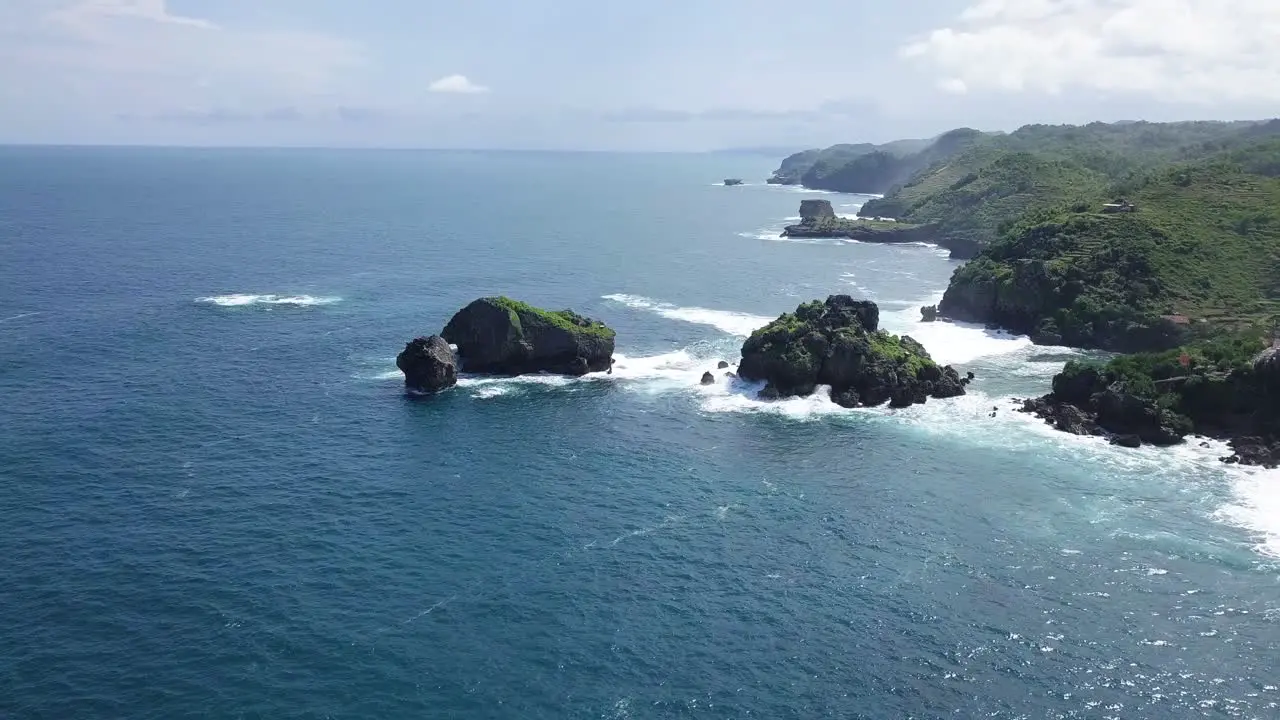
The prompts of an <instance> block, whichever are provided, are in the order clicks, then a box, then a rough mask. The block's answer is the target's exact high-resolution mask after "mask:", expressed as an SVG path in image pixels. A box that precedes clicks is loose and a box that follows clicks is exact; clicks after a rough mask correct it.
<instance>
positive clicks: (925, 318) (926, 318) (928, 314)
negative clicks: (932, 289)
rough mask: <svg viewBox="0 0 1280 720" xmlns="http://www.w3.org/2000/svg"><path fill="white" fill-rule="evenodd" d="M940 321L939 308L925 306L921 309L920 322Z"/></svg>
mask: <svg viewBox="0 0 1280 720" xmlns="http://www.w3.org/2000/svg"><path fill="white" fill-rule="evenodd" d="M937 319H938V306H937V305H925V306H924V307H922V308H920V322H934V321H935V320H937Z"/></svg>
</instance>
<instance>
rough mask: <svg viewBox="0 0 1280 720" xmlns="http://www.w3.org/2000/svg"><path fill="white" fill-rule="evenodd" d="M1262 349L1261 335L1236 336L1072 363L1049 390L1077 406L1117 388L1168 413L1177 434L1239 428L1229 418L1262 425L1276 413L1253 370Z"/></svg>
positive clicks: (1265, 389)
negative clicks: (1120, 386) (1089, 396)
mask: <svg viewBox="0 0 1280 720" xmlns="http://www.w3.org/2000/svg"><path fill="white" fill-rule="evenodd" d="M1265 346H1266V342H1265V340H1264V339H1263V337H1262V336H1261V335H1259V334H1256V333H1239V334H1230V335H1223V336H1221V337H1218V338H1214V339H1212V340H1206V341H1201V342H1197V343H1193V344H1190V345H1186V346H1183V347H1179V348H1175V349H1172V350H1168V351H1165V352H1158V353H1135V354H1132V355H1123V356H1120V357H1117V358H1114V359H1112V360H1109V361H1106V362H1095V361H1079V360H1073V361H1071V362H1068V363H1067V365H1066V367H1064V368H1063V370H1062V372H1061V373H1059V374H1058V375H1057V376H1055V377H1054V379H1053V389H1054V393H1055V395H1058V396H1060V397H1061V398H1062V399H1064V400H1068V401H1073V402H1081V401H1083V400H1084V398H1082V397H1072V396H1079V395H1081V394H1083V393H1093V392H1100V391H1102V390H1103V389H1105V388H1107V387H1109V386H1111V385H1112V384H1113V383H1121V384H1123V387H1124V391H1125V392H1126V393H1128V394H1131V395H1135V396H1137V397H1139V398H1142V399H1143V400H1147V401H1150V402H1152V403H1154V404H1155V405H1156V406H1158V407H1159V408H1161V409H1162V410H1167V411H1169V412H1170V413H1173V420H1174V424H1175V426H1176V428H1177V429H1178V430H1179V432H1181V433H1190V432H1197V431H1198V432H1211V431H1213V430H1221V429H1224V428H1226V427H1229V426H1230V425H1232V424H1235V423H1238V422H1239V420H1238V419H1237V420H1233V419H1232V418H1233V417H1234V418H1239V417H1242V416H1246V417H1250V418H1251V421H1252V422H1254V423H1257V421H1259V420H1262V421H1263V423H1266V422H1268V419H1269V418H1274V416H1275V415H1276V408H1275V406H1274V403H1272V402H1270V401H1269V400H1268V397H1269V395H1270V391H1269V388H1268V384H1267V382H1266V381H1265V379H1263V378H1260V377H1259V376H1258V375H1257V373H1256V372H1255V370H1254V366H1253V359H1254V357H1255V356H1256V355H1257V353H1258V352H1259V351H1261V350H1262V349H1263V348H1264V347H1265ZM1255 429H1256V425H1255Z"/></svg>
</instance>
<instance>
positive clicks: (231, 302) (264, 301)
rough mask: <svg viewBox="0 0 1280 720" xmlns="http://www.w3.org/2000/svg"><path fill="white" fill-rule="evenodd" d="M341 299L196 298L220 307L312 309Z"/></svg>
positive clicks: (304, 296)
mask: <svg viewBox="0 0 1280 720" xmlns="http://www.w3.org/2000/svg"><path fill="white" fill-rule="evenodd" d="M341 301H342V298H340V297H316V296H314V295H251V294H248V293H235V294H231V295H212V296H209V297H200V298H196V302H198V303H209V304H212V305H217V306H219V307H244V306H248V305H296V306H298V307H310V306H312V305H332V304H333V303H336V302H341Z"/></svg>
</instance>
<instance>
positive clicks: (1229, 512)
mask: <svg viewBox="0 0 1280 720" xmlns="http://www.w3.org/2000/svg"><path fill="white" fill-rule="evenodd" d="M1229 453H1230V451H1229V450H1228V449H1227V448H1226V447H1225V446H1224V447H1223V448H1221V449H1220V451H1219V453H1218V454H1219V455H1226V454H1229ZM1227 475H1228V477H1229V478H1230V483H1231V494H1232V500H1231V502H1229V503H1227V504H1226V505H1223V506H1222V507H1221V508H1219V509H1218V511H1217V513H1215V516H1216V517H1217V518H1218V519H1219V520H1222V521H1225V522H1228V523H1230V524H1232V525H1236V526H1238V527H1241V528H1244V529H1246V530H1249V531H1251V532H1253V533H1254V534H1255V535H1257V538H1258V544H1257V545H1256V550H1257V551H1258V552H1259V553H1261V554H1263V555H1266V556H1268V557H1273V558H1280V471H1277V470H1266V469H1263V468H1249V467H1232V468H1229V469H1228V470H1227Z"/></svg>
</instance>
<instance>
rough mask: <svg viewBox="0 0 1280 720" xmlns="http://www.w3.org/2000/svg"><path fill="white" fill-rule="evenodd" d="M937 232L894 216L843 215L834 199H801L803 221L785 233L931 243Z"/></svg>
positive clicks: (877, 241) (802, 235)
mask: <svg viewBox="0 0 1280 720" xmlns="http://www.w3.org/2000/svg"><path fill="white" fill-rule="evenodd" d="M934 235H935V233H934V231H933V227H932V226H929V225H907V224H905V223H897V222H894V221H891V220H875V219H870V218H854V219H850V218H842V217H839V216H837V215H836V211H835V209H834V208H832V207H831V201H830V200H801V201H800V222H799V224H796V225H788V226H787V227H785V228H783V230H782V236H783V237H792V238H848V239H850V240H858V241H860V242H873V243H912V242H920V243H929V242H934V241H935V239H936V238H935V237H934Z"/></svg>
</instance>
